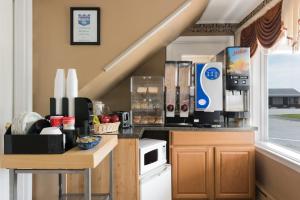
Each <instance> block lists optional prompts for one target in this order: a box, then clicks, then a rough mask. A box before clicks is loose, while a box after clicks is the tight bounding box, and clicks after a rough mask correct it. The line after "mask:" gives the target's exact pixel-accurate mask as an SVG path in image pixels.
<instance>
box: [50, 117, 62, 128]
mask: <svg viewBox="0 0 300 200" xmlns="http://www.w3.org/2000/svg"><path fill="white" fill-rule="evenodd" d="M63 118H64V117H63V116H51V117H50V124H51V126H52V127H61V126H62V122H63Z"/></svg>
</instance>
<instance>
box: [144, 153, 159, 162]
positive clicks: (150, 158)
mask: <svg viewBox="0 0 300 200" xmlns="http://www.w3.org/2000/svg"><path fill="white" fill-rule="evenodd" d="M157 160H158V149H153V150H152V151H149V152H147V153H145V154H144V165H145V166H147V165H151V164H152V163H155V162H157Z"/></svg>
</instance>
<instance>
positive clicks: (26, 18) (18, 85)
mask: <svg viewBox="0 0 300 200" xmlns="http://www.w3.org/2000/svg"><path fill="white" fill-rule="evenodd" d="M32 19H33V18H32V0H17V1H16V0H15V1H14V109H13V114H14V116H15V115H17V114H19V113H21V112H24V111H32V42H33V37H32V36H33V34H32V21H33V20H32ZM18 199H19V200H31V199H32V175H30V174H19V175H18Z"/></svg>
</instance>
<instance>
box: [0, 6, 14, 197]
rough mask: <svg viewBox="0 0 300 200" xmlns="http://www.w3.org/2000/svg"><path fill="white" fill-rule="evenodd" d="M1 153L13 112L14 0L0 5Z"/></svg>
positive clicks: (4, 187)
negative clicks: (6, 127)
mask: <svg viewBox="0 0 300 200" xmlns="http://www.w3.org/2000/svg"><path fill="white" fill-rule="evenodd" d="M0 24H1V31H0V91H1V92H0V101H1V103H0V154H2V153H3V138H4V137H3V134H4V133H5V128H4V126H5V124H6V123H7V122H10V121H11V120H12V113H13V103H12V102H13V0H1V6H0ZM8 180H9V175H8V170H6V169H0V191H1V192H0V199H1V200H8V199H9V186H8Z"/></svg>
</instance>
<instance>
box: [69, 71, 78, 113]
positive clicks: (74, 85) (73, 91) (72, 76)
mask: <svg viewBox="0 0 300 200" xmlns="http://www.w3.org/2000/svg"><path fill="white" fill-rule="evenodd" d="M66 93H67V97H68V99H69V116H74V115H75V97H78V80H77V74H76V69H69V70H68V75H67V87H66Z"/></svg>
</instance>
